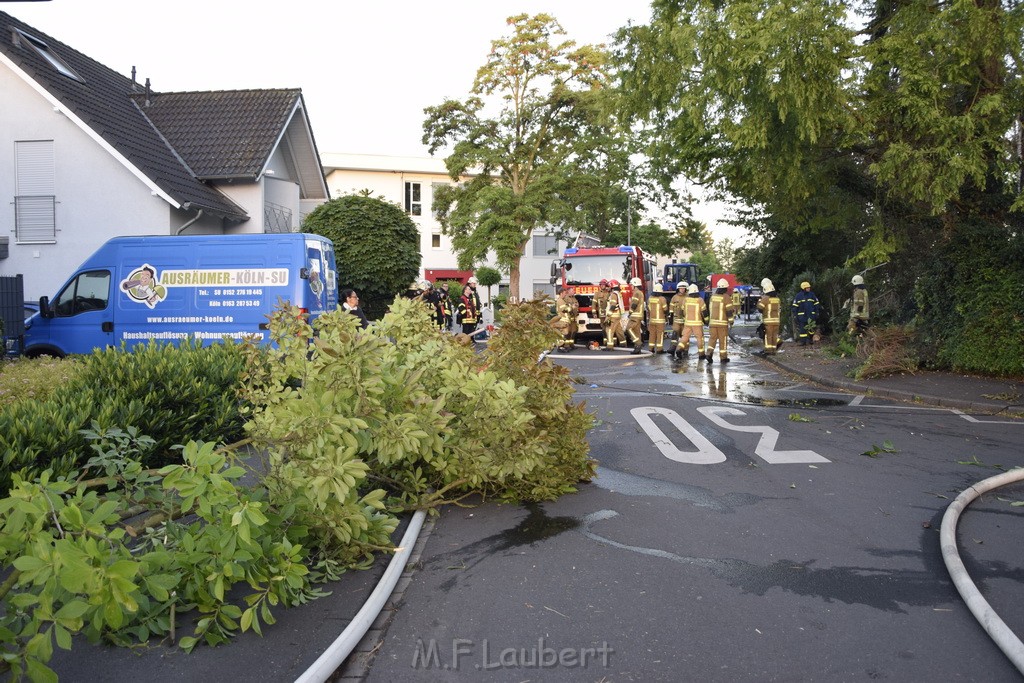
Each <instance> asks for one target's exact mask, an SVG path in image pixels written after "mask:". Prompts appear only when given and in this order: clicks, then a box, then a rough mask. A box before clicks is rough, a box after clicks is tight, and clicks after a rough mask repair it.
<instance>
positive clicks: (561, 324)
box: [551, 287, 576, 353]
mask: <svg viewBox="0 0 1024 683" xmlns="http://www.w3.org/2000/svg"><path fill="white" fill-rule="evenodd" d="M575 298H576V297H574V296H573V295H572V288H571V287H562V290H561V291H560V292H559V293H558V298H557V299H555V317H553V318H552V319H551V327H553V328H555V329H556V330H557V331H558V333H559V334H561V335H562V339H561V340H560V341H559V342H558V344H557V346H556V347H555V348H556V349H558V352H559V353H569V352H570V351H572V349H573V346H574V344H573V343H572V341H571V339H570V337H569V320H570V318H571V317H572V303H571V302H570V299H575Z"/></svg>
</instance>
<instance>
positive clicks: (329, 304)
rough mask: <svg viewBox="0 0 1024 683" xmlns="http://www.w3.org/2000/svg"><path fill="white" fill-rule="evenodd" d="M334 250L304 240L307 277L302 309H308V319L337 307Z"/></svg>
mask: <svg viewBox="0 0 1024 683" xmlns="http://www.w3.org/2000/svg"><path fill="white" fill-rule="evenodd" d="M335 268H336V266H335V262H334V249H333V245H331V244H330V243H328V242H326V241H323V240H317V239H307V240H306V270H307V272H308V273H309V277H308V278H307V281H306V291H305V292H303V300H304V301H305V302H306V304H305V305H304V308H308V309H309V312H310V314H311V315H310V319H313V318H315V317H316V316H318V315H319V314H320V313H323V312H324V311H333V310H334V309H336V308H337V307H338V274H337V272H336V270H335Z"/></svg>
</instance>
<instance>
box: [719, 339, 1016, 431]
mask: <svg viewBox="0 0 1024 683" xmlns="http://www.w3.org/2000/svg"><path fill="white" fill-rule="evenodd" d="M758 322H759V321H756V320H754V321H751V322H745V321H744V322H742V323H740V322H738V323H737V324H736V326H735V327H734V328H733V332H732V336H733V340H734V341H736V342H738V343H740V344H741V345H742V346H744V347H747V348H749V349H751V350H760V349H761V341H760V340H759V339H758V338H757V337H755V336H754V330H755V329H756V328H757V324H758ZM761 359H762V360H764V361H766V362H768V363H770V364H772V365H775V366H777V367H779V368H781V369H782V370H785V371H786V372H789V373H791V374H793V375H797V376H799V377H803V378H804V379H807V380H810V381H813V382H815V383H817V384H821V385H823V386H828V387H835V388H839V389H843V390H845V391H850V392H854V393H858V394H866V395H868V396H878V397H882V398H891V399H895V400H898V401H910V402H912V403H921V404H925V405H934V406H941V407H943V408H955V409H957V410H963V411H965V412H971V413H982V414H987V415H1006V416H1013V417H1021V418H1024V380H1008V379H999V378H993V377H981V376H977V375H967V374H961V373H955V372H935V371H920V372H917V373H914V374H899V375H892V376H889V377H879V378H872V379H860V380H857V379H854V378H853V375H854V373H855V371H856V369H857V367H858V366H859V365H860V364H861V360H860V359H858V358H838V357H835V356H833V355H831V354H830V353H829V352H828V351H827V344H816V345H814V346H799V345H797V344H796V343H794V342H792V341H789V340H787V341H786V342H785V343H784V344H783V345H782V348H781V349H780V351H779V353H778V354H776V355H774V356H761Z"/></svg>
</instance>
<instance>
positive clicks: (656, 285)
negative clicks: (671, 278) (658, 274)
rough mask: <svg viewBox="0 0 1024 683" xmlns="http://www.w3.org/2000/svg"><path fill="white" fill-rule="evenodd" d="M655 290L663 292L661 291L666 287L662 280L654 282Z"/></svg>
mask: <svg viewBox="0 0 1024 683" xmlns="http://www.w3.org/2000/svg"><path fill="white" fill-rule="evenodd" d="M654 291H655V292H658V293H661V292H664V291H665V288H664V287H662V286H661V283H660V282H655V283H654Z"/></svg>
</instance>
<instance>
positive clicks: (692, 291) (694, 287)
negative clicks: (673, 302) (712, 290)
mask: <svg viewBox="0 0 1024 683" xmlns="http://www.w3.org/2000/svg"><path fill="white" fill-rule="evenodd" d="M699 291H700V287H698V286H697V283H696V282H694V283H693V284H692V285H690V286H689V287H687V288H686V293H687V294H696V293H697V292H699Z"/></svg>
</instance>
